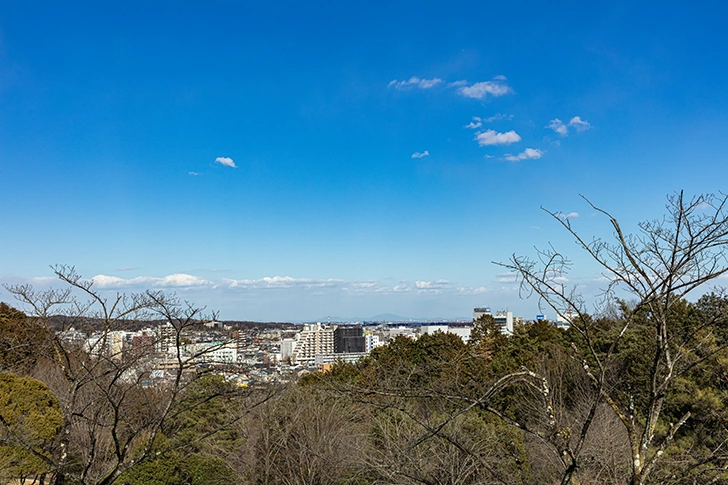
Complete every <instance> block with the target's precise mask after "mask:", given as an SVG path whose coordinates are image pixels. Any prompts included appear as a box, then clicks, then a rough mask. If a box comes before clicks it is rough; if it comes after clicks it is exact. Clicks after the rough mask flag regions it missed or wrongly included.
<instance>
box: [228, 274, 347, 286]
mask: <svg viewBox="0 0 728 485" xmlns="http://www.w3.org/2000/svg"><path fill="white" fill-rule="evenodd" d="M223 282H224V283H225V284H226V285H227V286H228V287H230V288H241V289H276V288H332V287H337V286H344V283H345V282H344V280H339V279H312V278H293V277H291V276H266V277H263V278H260V279H257V280H245V279H244V280H234V279H227V278H226V279H224V280H223Z"/></svg>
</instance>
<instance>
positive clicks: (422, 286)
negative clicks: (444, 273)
mask: <svg viewBox="0 0 728 485" xmlns="http://www.w3.org/2000/svg"><path fill="white" fill-rule="evenodd" d="M451 287H452V282H450V281H449V280H436V281H415V288H417V290H418V291H419V292H420V293H440V292H442V291H443V290H446V289H450V288H451Z"/></svg>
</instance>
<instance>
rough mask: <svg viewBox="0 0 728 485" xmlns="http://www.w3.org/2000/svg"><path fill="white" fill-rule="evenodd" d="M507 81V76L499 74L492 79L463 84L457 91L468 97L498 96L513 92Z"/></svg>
mask: <svg viewBox="0 0 728 485" xmlns="http://www.w3.org/2000/svg"><path fill="white" fill-rule="evenodd" d="M505 81H506V78H505V77H503V76H497V77H495V78H494V79H493V80H492V81H481V82H478V83H475V84H472V85H470V86H461V87H459V88H458V90H457V93H458V94H459V95H461V96H465V97H466V98H475V99H485V98H486V97H487V96H493V97H496V98H497V97H499V96H503V95H505V94H510V93H512V92H513V89H512V88H511V87H510V86H509V85H508V84H506V82H505Z"/></svg>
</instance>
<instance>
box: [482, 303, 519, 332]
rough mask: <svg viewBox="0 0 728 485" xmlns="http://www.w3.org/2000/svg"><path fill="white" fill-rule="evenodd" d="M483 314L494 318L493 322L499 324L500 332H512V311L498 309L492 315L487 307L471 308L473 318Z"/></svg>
mask: <svg viewBox="0 0 728 485" xmlns="http://www.w3.org/2000/svg"><path fill="white" fill-rule="evenodd" d="M483 315H491V316H492V317H493V318H494V319H495V323H496V324H498V325H500V328H501V332H503V333H505V334H506V335H510V334H512V333H513V312H509V311H506V310H499V311H497V312H495V315H493V314H492V313H491V311H490V308H488V307H477V308H474V309H473V320H477V319H478V318H480V317H482V316H483Z"/></svg>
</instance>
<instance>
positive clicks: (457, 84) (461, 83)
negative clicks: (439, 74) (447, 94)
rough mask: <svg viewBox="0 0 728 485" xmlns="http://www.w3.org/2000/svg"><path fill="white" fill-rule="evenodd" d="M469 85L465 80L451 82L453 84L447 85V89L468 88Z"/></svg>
mask: <svg viewBox="0 0 728 485" xmlns="http://www.w3.org/2000/svg"><path fill="white" fill-rule="evenodd" d="M467 85H468V82H467V81H466V80H464V79H462V80H460V81H454V82H451V83H447V87H448V88H457V87H460V86H467Z"/></svg>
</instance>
